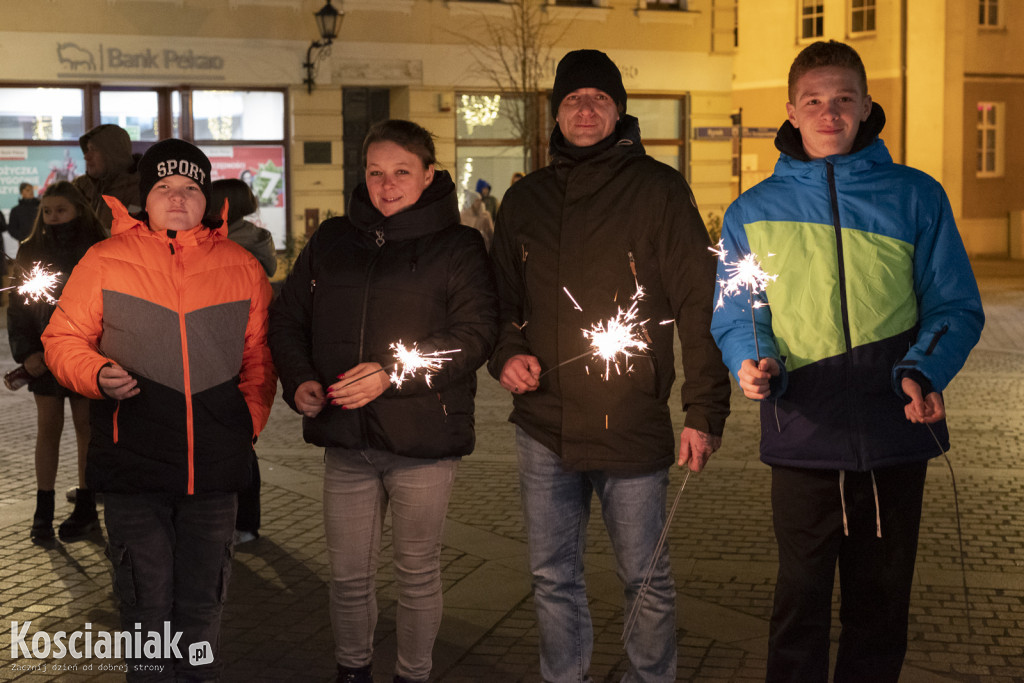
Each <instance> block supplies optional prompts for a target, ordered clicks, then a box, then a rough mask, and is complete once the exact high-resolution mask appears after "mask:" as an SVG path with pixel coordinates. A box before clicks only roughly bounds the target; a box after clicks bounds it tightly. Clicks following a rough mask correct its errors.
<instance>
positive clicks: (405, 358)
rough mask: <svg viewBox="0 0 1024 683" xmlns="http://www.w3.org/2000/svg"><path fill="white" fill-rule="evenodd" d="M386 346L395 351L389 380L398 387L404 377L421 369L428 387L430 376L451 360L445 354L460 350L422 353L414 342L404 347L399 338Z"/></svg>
mask: <svg viewBox="0 0 1024 683" xmlns="http://www.w3.org/2000/svg"><path fill="white" fill-rule="evenodd" d="M388 348H390V349H391V350H392V351H394V352H395V362H394V363H393V364H392V366H391V367H392V368H394V370H393V371H392V372H391V382H392V383H393V384H394V385H395V386H396V387H398V388H399V389H401V388H402V384H403V383H404V382H405V380H406V379H409V378H411V377H412V376H413V375H414V374H416V373H417V372H419V371H421V370H422V371H423V379H424V380H425V381H426V383H427V386H428V387H429V386H430V378H431V376H432V375H433V374H434V373H435V372H437V371H438V370H440V369H441V366H442V365H444V364H445V363H446V362H448V361H450V360H451V358H448V357H447V356H448V355H450V354H453V353H458V352H459V351H461V350H462V349H450V350H443V351H432V352H431V353H423V352H421V351H420V350H419V348H417V346H416V343H415V342H413V345H412V346H411V347H410V348H406V347H405V346H403V345H402V340H401V339H399V340H398V341H397V342H395V343H393V344H391V346H389V347H388Z"/></svg>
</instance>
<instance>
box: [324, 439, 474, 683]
mask: <svg viewBox="0 0 1024 683" xmlns="http://www.w3.org/2000/svg"><path fill="white" fill-rule="evenodd" d="M325 460H326V464H325V467H324V527H325V531H326V537H327V554H328V559H329V560H330V565H331V583H330V612H331V626H332V629H333V631H334V643H335V648H334V651H335V658H336V659H337V662H338V664H341V665H342V666H346V667H351V668H357V667H361V666H365V665H367V664H369V663H370V662H371V660H372V659H373V631H374V629H375V628H376V626H377V598H376V591H375V577H376V574H377V563H378V559H379V556H380V539H381V533H382V531H383V529H384V516H385V514H386V513H387V509H388V506H389V505H390V507H391V535H392V542H393V545H392V550H393V554H394V570H395V581H396V583H397V584H398V609H397V614H396V617H395V621H396V631H397V633H396V638H397V641H398V662H397V663H396V665H395V673H396V674H398V675H399V676H403V677H405V678H406V679H408V680H411V681H425V680H427V679H428V678H429V677H430V667H431V661H432V657H431V653H432V650H433V648H434V640H435V639H436V638H437V632H438V629H439V628H440V626H441V611H442V601H441V535H442V533H443V531H444V518H445V515H446V514H447V512H448V498H449V497H450V495H451V492H452V484H453V482H454V481H455V470H456V468H457V467H458V464H459V461H458V459H449V460H419V459H416V458H406V457H403V456H400V455H395V454H394V453H389V452H387V451H377V450H365V451H351V450H347V449H342V448H328V449H327V452H326V456H325Z"/></svg>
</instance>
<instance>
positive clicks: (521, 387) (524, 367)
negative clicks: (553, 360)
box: [498, 353, 540, 394]
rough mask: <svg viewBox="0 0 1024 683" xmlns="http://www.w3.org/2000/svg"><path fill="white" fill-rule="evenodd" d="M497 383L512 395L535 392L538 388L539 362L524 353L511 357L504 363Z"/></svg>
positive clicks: (534, 357)
mask: <svg viewBox="0 0 1024 683" xmlns="http://www.w3.org/2000/svg"><path fill="white" fill-rule="evenodd" d="M498 381H499V382H501V386H503V387H505V389H507V390H508V391H511V392H512V393H513V394H523V393H526V392H527V391H536V390H537V388H538V387H540V361H539V360H537V357H536V356H528V355H526V354H524V353H520V354H518V355H515V356H512V357H511V358H509V359H508V360H507V361H505V367H503V368H502V369H501V377H499V378H498Z"/></svg>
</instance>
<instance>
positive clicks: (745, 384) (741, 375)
mask: <svg viewBox="0 0 1024 683" xmlns="http://www.w3.org/2000/svg"><path fill="white" fill-rule="evenodd" d="M778 376H779V363H778V361H776V360H775V359H774V358H762V359H761V362H760V363H756V364H755V363H754V360H753V359H752V358H748V359H746V360H745V361H743V364H742V365H740V370H739V372H738V373H737V378H738V379H739V382H740V389H742V390H743V395H744V396H746V397H747V398H752V399H754V400H755V401H761V400H764V399H766V398H768V394H770V393H771V390H770V389H769V388H768V383H769V382H771V379H772V377H778Z"/></svg>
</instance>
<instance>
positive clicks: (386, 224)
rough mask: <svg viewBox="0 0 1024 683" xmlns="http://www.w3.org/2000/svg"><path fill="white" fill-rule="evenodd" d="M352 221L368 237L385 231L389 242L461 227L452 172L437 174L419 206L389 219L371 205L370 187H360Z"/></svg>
mask: <svg viewBox="0 0 1024 683" xmlns="http://www.w3.org/2000/svg"><path fill="white" fill-rule="evenodd" d="M347 216H348V219H349V220H350V221H352V225H354V226H355V227H356V228H357V229H358V230H360V231H362V232H366V233H375V232H377V231H378V230H380V231H382V234H383V236H384V239H385V240H387V241H400V240H407V239H415V238H417V237H423V236H424V235H429V234H430V233H433V232H437V231H439V230H442V229H444V228H446V227H448V226H449V225H457V224H458V223H459V220H460V219H459V200H458V198H457V197H456V196H455V183H454V182H453V181H452V176H451V174H450V173H448V171H440V170H438V171H435V172H434V180H433V182H431V183H430V185H429V186H428V187H427V188H426V189H425V190H423V194H421V195H420V198H419V199H417V200H416V203H415V204H413V205H412V206H410V207H409V208H408V209H405V210H404V211H400V212H398V213H396V214H395V215H393V216H385V215H384V214H382V213H381V212H380V211H378V210H377V207H375V206H374V205H373V203H372V202H370V193H369V191H368V190H367V188H366V183H359V185H358V186H356V189H355V191H354V192H353V193H352V199H351V200H350V201H349V204H348V215H347Z"/></svg>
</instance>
